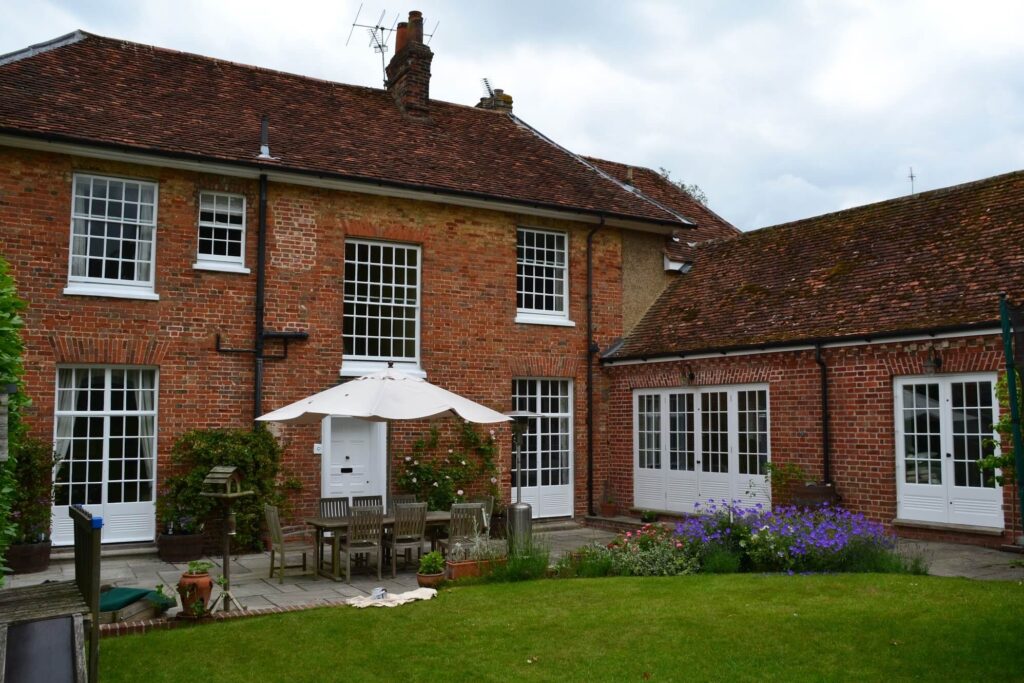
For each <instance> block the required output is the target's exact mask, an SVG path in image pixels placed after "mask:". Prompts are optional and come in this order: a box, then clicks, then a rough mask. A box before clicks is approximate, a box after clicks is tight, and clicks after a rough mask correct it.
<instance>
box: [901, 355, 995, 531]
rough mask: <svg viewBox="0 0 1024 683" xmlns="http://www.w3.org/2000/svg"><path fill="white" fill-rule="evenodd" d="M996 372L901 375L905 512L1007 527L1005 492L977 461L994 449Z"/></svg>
mask: <svg viewBox="0 0 1024 683" xmlns="http://www.w3.org/2000/svg"><path fill="white" fill-rule="evenodd" d="M995 384H996V382H995V376H994V375H991V374H986V375H952V376H949V377H939V378H933V377H928V378H902V379H898V380H896V383H895V393H896V401H895V403H896V476H897V494H898V495H897V516H898V517H899V518H901V519H908V520H915V521H922V522H938V523H949V524H967V525H973V526H984V527H991V528H1002V527H1003V523H1004V520H1003V507H1002V499H1003V496H1002V489H1001V488H1000V487H999V486H998V485H997V484H996V483H995V481H994V480H993V479H992V476H991V473H986V472H983V471H982V470H980V469H979V468H978V466H977V464H976V462H977V460H978V459H979V458H981V457H984V456H985V455H986V454H988V453H989V452H991V450H992V447H991V445H990V440H991V439H994V438H995V434H994V433H993V431H992V425H993V423H994V422H995V421H996V419H997V417H998V414H997V411H998V408H997V406H998V403H997V401H996V394H995Z"/></svg>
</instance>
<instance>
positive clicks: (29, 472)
mask: <svg viewBox="0 0 1024 683" xmlns="http://www.w3.org/2000/svg"><path fill="white" fill-rule="evenodd" d="M19 441H20V443H17V444H16V445H15V444H12V448H11V460H12V461H13V463H14V483H15V486H14V490H13V491H12V500H11V522H12V523H13V524H14V535H13V537H12V541H11V546H10V547H9V548H8V549H7V565H8V567H9V568H10V569H11V571H13V572H14V573H15V574H30V573H32V572H41V571H43V570H45V569H46V568H47V567H49V566H50V546H51V543H50V519H51V517H52V514H53V507H52V506H53V501H52V498H51V491H52V489H51V479H52V476H53V463H54V455H53V449H52V448H51V447H50V445H49V444H46V443H44V442H42V441H40V440H38V439H29V438H26V439H20V440H19Z"/></svg>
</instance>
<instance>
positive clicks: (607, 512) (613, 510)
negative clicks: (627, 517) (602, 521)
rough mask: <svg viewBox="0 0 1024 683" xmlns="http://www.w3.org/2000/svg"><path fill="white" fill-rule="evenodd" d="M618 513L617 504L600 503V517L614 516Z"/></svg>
mask: <svg viewBox="0 0 1024 683" xmlns="http://www.w3.org/2000/svg"><path fill="white" fill-rule="evenodd" d="M618 514H619V506H618V505H617V504H615V503H601V516H602V517H615V516H617V515H618Z"/></svg>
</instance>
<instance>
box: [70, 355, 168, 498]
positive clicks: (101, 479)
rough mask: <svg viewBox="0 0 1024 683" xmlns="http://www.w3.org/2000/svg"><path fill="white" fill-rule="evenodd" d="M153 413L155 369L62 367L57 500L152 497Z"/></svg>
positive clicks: (154, 454) (154, 439)
mask: <svg viewBox="0 0 1024 683" xmlns="http://www.w3.org/2000/svg"><path fill="white" fill-rule="evenodd" d="M156 414H157V411H156V371H155V370H149V369H141V368H126V367H107V368H103V367H72V368H60V369H59V370H58V371H57V404H56V410H55V416H56V420H55V426H54V450H55V453H56V459H57V466H56V468H55V470H54V482H53V500H54V505H73V504H84V505H107V504H118V503H145V502H151V501H152V500H153V493H154V491H153V488H154V487H153V483H154V469H155V464H156V457H155V456H156Z"/></svg>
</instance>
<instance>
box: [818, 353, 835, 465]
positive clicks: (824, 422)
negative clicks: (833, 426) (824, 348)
mask: <svg viewBox="0 0 1024 683" xmlns="http://www.w3.org/2000/svg"><path fill="white" fill-rule="evenodd" d="M814 361H815V362H816V363H817V364H818V367H819V368H821V455H822V458H821V459H822V475H823V479H824V481H823V482H822V483H824V484H826V485H827V484H831V483H832V449H831V442H832V439H831V438H830V431H829V420H830V417H831V415H830V414H829V410H828V367H826V366H825V359H824V358H823V357H822V355H821V344H815V345H814Z"/></svg>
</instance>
